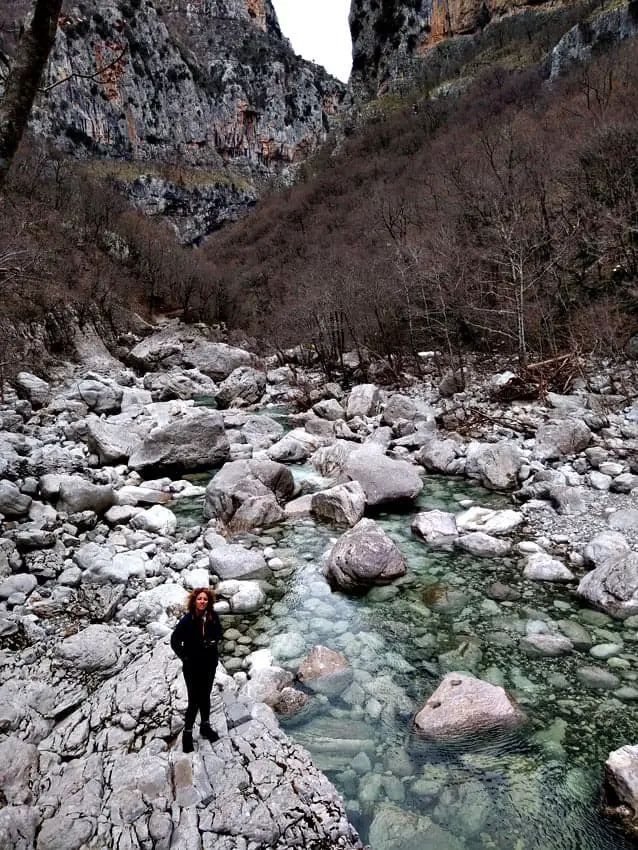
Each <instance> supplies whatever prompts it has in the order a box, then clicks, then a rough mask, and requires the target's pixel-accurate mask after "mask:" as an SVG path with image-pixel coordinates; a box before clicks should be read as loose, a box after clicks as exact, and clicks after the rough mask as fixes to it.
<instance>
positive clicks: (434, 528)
mask: <svg viewBox="0 0 638 850" xmlns="http://www.w3.org/2000/svg"><path fill="white" fill-rule="evenodd" d="M411 528H412V531H413V533H414V534H416V536H417V537H420V538H421V540H423V541H424V542H425V543H428V544H429V545H430V546H434V547H437V546H443V547H446V546H449V545H450V544H451V543H453V542H454V540H456V538H457V537H458V536H459V531H458V528H457V526H456V517H455V516H454V514H451V513H448V512H447V511H439V510H431V511H422V512H421V513H419V514H417V515H416V516H415V517H414V519H413V520H412V526H411Z"/></svg>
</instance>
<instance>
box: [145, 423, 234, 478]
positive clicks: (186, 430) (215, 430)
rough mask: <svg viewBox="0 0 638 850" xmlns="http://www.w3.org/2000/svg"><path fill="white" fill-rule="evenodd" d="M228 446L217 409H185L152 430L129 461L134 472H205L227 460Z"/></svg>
mask: <svg viewBox="0 0 638 850" xmlns="http://www.w3.org/2000/svg"><path fill="white" fill-rule="evenodd" d="M229 451H230V444H229V442H228V437H227V436H226V432H225V430H224V420H223V419H222V416H221V414H220V413H219V412H218V411H217V410H210V409H208V408H189V409H188V410H186V411H182V412H181V415H177V416H175V417H173V419H172V421H169V422H168V423H167V424H165V425H160V426H158V427H157V428H154V429H153V430H152V431H150V433H149V434H148V435H147V436H146V437H145V438H144V439H143V441H142V444H141V445H140V446H139V448H138V449H136V451H135V452H134V453H133V454H132V455H131V457H130V458H129V466H130V467H131V468H132V469H135V470H138V471H139V470H146V469H174V468H179V469H183V470H195V469H206V468H210V467H212V466H218V465H219V464H220V463H223V462H224V461H225V460H226V458H227V457H228V453H229Z"/></svg>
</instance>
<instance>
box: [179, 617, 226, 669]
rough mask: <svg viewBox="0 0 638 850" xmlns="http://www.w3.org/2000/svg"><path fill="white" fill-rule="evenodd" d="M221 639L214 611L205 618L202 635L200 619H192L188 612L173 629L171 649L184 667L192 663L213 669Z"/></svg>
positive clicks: (220, 626)
mask: <svg viewBox="0 0 638 850" xmlns="http://www.w3.org/2000/svg"><path fill="white" fill-rule="evenodd" d="M221 639H222V624H221V622H220V620H219V617H218V616H217V614H216V613H215V611H212V612H211V613H210V614H209V615H208V616H207V617H206V621H205V623H204V630H203V633H202V620H201V617H194V616H193V615H192V614H191V613H190V612H189V613H188V614H185V615H184V616H183V617H182V619H181V620H180V621H179V623H178V624H177V625H176V626H175V628H174V629H173V634H172V635H171V647H172V648H173V652H174V653H175V654H176V655H177V656H179V658H181V659H182V661H183V662H184V664H185V665H188V664H191V663H192V664H197V665H200V664H203V665H206V666H208V667H213V666H215V665H216V664H217V658H218V645H219V642H220V641H221Z"/></svg>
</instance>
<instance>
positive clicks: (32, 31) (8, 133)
mask: <svg viewBox="0 0 638 850" xmlns="http://www.w3.org/2000/svg"><path fill="white" fill-rule="evenodd" d="M61 7H62V0H36V4H35V8H34V10H33V17H32V18H31V22H30V23H29V25H28V26H27V28H26V29H25V31H24V34H23V36H22V40H21V41H20V44H19V45H18V50H17V53H16V58H15V63H14V65H13V67H12V69H11V71H10V72H9V75H8V77H7V79H6V82H5V90H4V98H3V100H2V102H0V188H2V186H3V185H4V181H5V179H6V176H7V172H8V170H9V166H10V165H11V161H12V160H13V157H14V156H15V153H16V151H17V149H18V145H19V144H20V140H21V138H22V134H23V133H24V130H25V128H26V126H27V121H28V120H29V113H30V112H31V107H32V106H33V101H34V100H35V96H36V94H37V91H38V86H39V84H40V78H41V77H42V72H43V70H44V66H45V65H46V63H47V59H48V58H49V53H50V52H51V48H52V47H53V43H54V41H55V33H56V30H57V27H58V17H59V15H60V9H61Z"/></svg>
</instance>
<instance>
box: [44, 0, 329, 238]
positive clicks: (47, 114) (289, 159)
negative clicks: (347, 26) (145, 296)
mask: <svg viewBox="0 0 638 850" xmlns="http://www.w3.org/2000/svg"><path fill="white" fill-rule="evenodd" d="M107 66H108V68H107ZM100 67H102V68H105V70H104V72H103V73H102V74H101V75H99V77H98V82H96V78H95V71H96V68H100ZM65 77H70V79H69V80H68V82H67V83H65V85H64V86H58V87H56V88H52V89H51V90H50V91H49V92H48V96H47V97H46V98H44V99H41V100H40V101H39V104H38V105H37V107H36V108H35V110H34V112H33V116H32V122H31V125H32V128H33V129H34V131H35V132H36V133H37V134H39V135H42V136H45V137H46V138H48V139H50V140H51V141H52V142H53V144H54V145H55V146H56V147H57V148H59V149H62V150H65V151H67V152H69V153H71V154H77V155H80V156H83V157H85V156H86V155H87V154H89V155H92V156H95V155H98V156H100V157H108V158H110V159H111V160H120V162H119V163H115V162H112V163H110V164H109V163H108V162H105V163H104V164H103V166H102V167H103V170H105V171H106V173H107V174H110V175H111V176H112V177H113V178H115V179H116V180H119V181H121V182H122V183H124V184H127V185H128V186H130V187H131V190H130V195H131V197H132V199H133V200H134V202H135V203H137V204H138V205H139V206H140V207H141V208H143V209H144V210H145V211H146V212H148V213H151V214H163V215H167V216H168V217H170V218H171V219H172V220H173V221H174V222H175V223H176V224H177V226H178V229H179V230H180V232H181V234H182V238H183V241H185V242H189V243H192V242H196V241H197V240H198V239H200V238H201V237H202V236H204V235H206V234H208V233H210V232H212V231H213V230H215V229H217V228H218V227H219V226H220V225H221V224H222V223H224V222H225V221H227V220H229V219H230V220H235V219H236V218H237V217H239V216H240V215H242V214H244V213H245V212H246V211H247V210H248V209H249V207H250V206H252V205H253V204H254V203H255V201H256V199H257V196H258V190H257V189H256V188H255V185H253V182H252V175H255V176H257V174H258V173H260V174H264V173H266V174H270V175H274V174H276V173H277V172H278V171H279V170H281V169H282V168H285V167H287V166H290V165H291V164H294V163H296V162H300V161H302V160H304V159H305V158H306V157H307V156H309V155H310V154H311V153H312V152H313V151H314V150H315V149H316V148H317V147H318V145H319V144H321V142H322V141H323V140H325V138H326V135H327V132H328V131H329V129H330V127H331V126H332V123H333V121H334V118H335V116H336V115H337V114H338V113H340V111H341V102H342V100H343V97H344V94H345V86H344V85H343V84H342V83H340V82H339V81H337V80H335V79H334V78H332V77H330V76H329V75H328V74H327V73H326V71H325V70H324V69H323V68H320V67H319V66H317V65H313V64H312V63H310V62H306V61H304V60H302V59H301V58H300V57H297V56H296V55H295V53H294V52H293V50H292V48H291V46H290V44H289V42H288V41H287V39H285V38H283V36H282V35H281V32H280V30H279V25H278V23H277V19H276V15H275V12H274V9H273V6H272V3H271V0H225V2H222V0H204V2H188V3H180V2H178V0H153V2H150V0H139V2H135V3H127V2H125V0H99V2H98V0H91V2H89V3H87V4H86V5H83V6H79V7H77V6H76V7H73V8H72V9H70V10H69V11H68V13H67V14H65V15H63V16H62V18H61V20H60V25H59V27H58V35H57V39H56V43H55V48H54V51H53V55H52V60H51V62H50V64H49V66H48V70H47V79H46V80H45V85H51V84H52V83H55V82H56V81H58V80H60V79H62V78H65ZM122 160H126V164H122V162H121V161H122ZM162 162H164V163H167V162H180V164H181V165H180V167H171V166H165V167H163V168H162V167H159V168H158V167H157V166H156V165H155V166H153V165H151V163H162ZM234 163H236V164H237V165H238V166H240V167H241V169H242V170H243V172H242V177H239V176H237V174H234V173H231V172H230V171H229V169H228V168H227V164H231V165H232V164H234ZM246 166H247V167H248V168H247V170H244V169H246Z"/></svg>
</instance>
